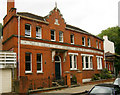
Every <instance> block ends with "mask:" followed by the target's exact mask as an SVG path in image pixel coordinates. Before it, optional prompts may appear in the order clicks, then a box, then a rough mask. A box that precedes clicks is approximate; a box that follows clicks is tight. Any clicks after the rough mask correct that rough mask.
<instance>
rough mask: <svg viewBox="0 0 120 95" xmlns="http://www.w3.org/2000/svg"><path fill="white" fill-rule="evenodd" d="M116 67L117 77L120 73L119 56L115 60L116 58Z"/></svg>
mask: <svg viewBox="0 0 120 95" xmlns="http://www.w3.org/2000/svg"><path fill="white" fill-rule="evenodd" d="M114 63H115V64H114V67H115V72H116V73H115V75H116V77H117V75H118V73H119V71H120V59H119V58H115V60H114Z"/></svg>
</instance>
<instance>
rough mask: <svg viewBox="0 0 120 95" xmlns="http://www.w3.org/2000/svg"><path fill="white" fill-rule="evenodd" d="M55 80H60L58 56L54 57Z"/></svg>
mask: <svg viewBox="0 0 120 95" xmlns="http://www.w3.org/2000/svg"><path fill="white" fill-rule="evenodd" d="M55 78H56V79H60V78H61V60H60V57H59V56H55Z"/></svg>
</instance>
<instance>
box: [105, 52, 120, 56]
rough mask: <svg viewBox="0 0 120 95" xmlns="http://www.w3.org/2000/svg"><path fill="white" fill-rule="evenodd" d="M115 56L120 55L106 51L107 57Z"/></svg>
mask: <svg viewBox="0 0 120 95" xmlns="http://www.w3.org/2000/svg"><path fill="white" fill-rule="evenodd" d="M113 56H115V57H120V55H117V54H114V53H110V52H106V53H105V57H113Z"/></svg>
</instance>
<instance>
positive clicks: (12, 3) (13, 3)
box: [7, 0, 15, 14]
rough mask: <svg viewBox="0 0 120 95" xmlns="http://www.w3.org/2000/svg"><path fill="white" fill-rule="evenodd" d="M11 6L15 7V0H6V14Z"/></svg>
mask: <svg viewBox="0 0 120 95" xmlns="http://www.w3.org/2000/svg"><path fill="white" fill-rule="evenodd" d="M11 8H15V1H14V0H7V14H9V12H10V10H11Z"/></svg>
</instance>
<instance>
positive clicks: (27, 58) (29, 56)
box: [25, 52, 32, 73]
mask: <svg viewBox="0 0 120 95" xmlns="http://www.w3.org/2000/svg"><path fill="white" fill-rule="evenodd" d="M31 59H32V54H31V53H30V52H26V53H25V73H31V72H32V65H31V61H32V60H31Z"/></svg>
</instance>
